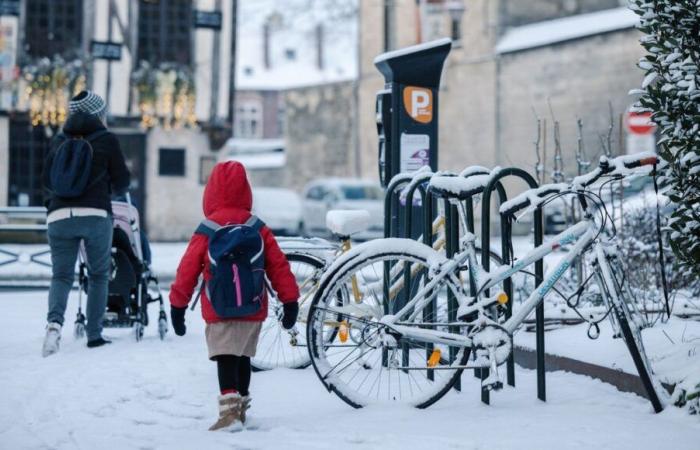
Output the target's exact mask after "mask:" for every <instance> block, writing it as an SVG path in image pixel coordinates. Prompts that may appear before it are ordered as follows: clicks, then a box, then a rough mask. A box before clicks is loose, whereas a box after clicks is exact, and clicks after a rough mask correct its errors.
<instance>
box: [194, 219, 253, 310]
mask: <svg viewBox="0 0 700 450" xmlns="http://www.w3.org/2000/svg"><path fill="white" fill-rule="evenodd" d="M264 225H265V224H264V223H263V222H262V220H260V219H259V218H257V217H256V216H251V217H250V219H248V220H247V221H246V223H244V224H235V225H223V226H222V225H219V224H218V223H216V222H214V221H212V220H205V221H203V222H202V223H201V224H200V225H199V227H198V228H197V230H196V231H195V233H196V234H202V235H205V236H207V237H208V238H209V250H208V256H209V273H210V275H211V277H210V279H209V281H208V282H206V289H207V297H209V301H210V302H211V305H212V307H213V308H214V311H215V312H216V314H217V315H218V316H219V317H221V318H223V319H236V318H242V317H246V316H250V315H253V314H255V313H257V312H258V311H260V309H261V308H262V300H263V295H264V294H265V245H264V241H263V238H262V236H261V234H260V230H261V229H262V227H263V226H264Z"/></svg>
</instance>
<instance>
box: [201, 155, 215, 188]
mask: <svg viewBox="0 0 700 450" xmlns="http://www.w3.org/2000/svg"><path fill="white" fill-rule="evenodd" d="M215 165H216V158H215V157H213V156H202V157H201V158H199V184H207V181H209V176H210V175H211V172H212V170H214V166H215Z"/></svg>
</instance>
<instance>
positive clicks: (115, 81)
mask: <svg viewBox="0 0 700 450" xmlns="http://www.w3.org/2000/svg"><path fill="white" fill-rule="evenodd" d="M5 3H12V2H5ZM16 5H17V8H16V10H15V11H3V13H7V14H8V15H6V16H2V17H1V18H0V31H1V33H0V34H2V42H0V53H3V52H4V53H6V54H7V55H5V54H3V55H2V56H3V58H0V64H4V65H0V75H1V76H2V78H0V81H1V83H0V91H1V95H0V108H1V111H0V205H10V206H33V205H40V204H41V203H42V197H43V195H42V194H43V193H42V188H41V183H40V180H39V174H40V173H41V166H42V161H43V157H44V155H45V153H46V151H47V149H48V145H47V144H48V142H49V140H50V138H51V136H52V135H53V134H55V133H56V132H57V131H58V130H59V129H60V123H61V122H62V120H63V119H65V106H66V105H65V103H66V101H67V99H68V98H69V97H70V95H72V93H74V91H75V90H79V89H80V88H87V89H91V90H93V91H95V92H96V93H98V94H99V95H101V96H102V97H103V98H105V100H106V101H107V103H108V107H109V116H108V123H109V126H110V128H111V130H112V131H114V132H115V133H116V134H117V136H118V138H119V140H120V143H121V147H122V150H123V151H124V153H125V156H126V157H127V160H128V165H129V166H130V169H131V171H132V175H133V179H132V192H133V196H134V197H135V198H136V201H137V203H138V206H139V208H140V209H141V210H142V216H143V217H145V218H146V219H145V221H144V226H145V227H146V228H147V230H148V231H149V234H150V236H151V238H153V239H160V240H175V239H183V238H186V237H188V236H189V235H190V234H191V232H192V230H193V229H194V227H195V226H196V224H197V222H198V221H199V220H200V219H201V215H202V212H201V194H202V191H203V185H204V183H205V182H206V178H207V176H208V172H209V171H210V170H211V168H212V167H213V164H214V162H215V161H216V157H217V151H218V150H219V149H220V148H221V147H222V146H223V145H224V143H225V141H226V139H227V138H228V137H229V136H230V135H231V133H232V131H231V125H230V124H231V123H232V121H233V115H234V110H233V81H234V73H235V69H234V66H235V36H236V7H237V1H236V0H168V1H165V0H104V1H93V0H19V1H17V2H16ZM8 55H9V56H8ZM59 58H60V59H59ZM8 66H10V67H8ZM58 69H64V70H63V71H58ZM8 74H11V75H9V76H8ZM42 77H47V78H46V79H47V80H49V79H50V80H51V82H52V83H54V84H58V83H60V82H61V81H62V80H63V79H64V78H67V79H68V81H67V82H66V83H67V84H66V85H65V88H64V89H56V90H54V91H51V90H49V89H48V88H46V87H44V86H43V85H42V83H41V82H42ZM61 77H63V78H61ZM62 86H63V85H62ZM37 93H39V94H40V96H38V95H37ZM45 105H48V107H47V106H45ZM47 109H48V110H50V113H47V112H45V111H46V110H47ZM173 205H177V207H173Z"/></svg>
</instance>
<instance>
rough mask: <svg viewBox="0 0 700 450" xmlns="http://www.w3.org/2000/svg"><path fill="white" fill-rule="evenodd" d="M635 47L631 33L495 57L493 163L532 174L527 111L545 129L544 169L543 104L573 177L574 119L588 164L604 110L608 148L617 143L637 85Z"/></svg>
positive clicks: (531, 125) (532, 131)
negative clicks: (581, 127)
mask: <svg viewBox="0 0 700 450" xmlns="http://www.w3.org/2000/svg"><path fill="white" fill-rule="evenodd" d="M638 39H639V33H638V32H637V31H636V30H633V29H630V30H625V31H618V32H614V33H608V34H602V35H597V36H591V37H587V38H584V39H579V40H576V41H570V42H565V43H561V44H558V45H553V46H549V47H542V48H537V49H532V50H528V51H522V52H518V53H512V54H506V55H503V56H502V57H501V61H500V76H499V80H500V83H499V84H500V86H501V92H500V98H501V103H500V108H499V110H500V113H499V129H500V130H501V132H500V133H499V141H498V146H497V153H498V156H497V161H498V163H499V164H502V165H519V166H522V167H524V168H527V169H531V168H532V167H533V166H534V162H535V156H534V150H533V145H532V142H533V141H534V139H535V136H536V129H537V128H536V122H535V119H534V116H533V111H535V112H536V113H537V115H539V116H540V117H541V118H543V119H544V118H546V119H547V121H548V122H549V123H548V127H549V130H548V137H547V139H548V153H549V155H548V159H549V161H547V164H548V166H549V167H550V168H551V155H552V152H553V149H554V145H553V144H554V143H553V141H552V118H551V114H550V111H549V105H548V102H549V103H550V104H551V108H552V110H553V111H554V115H555V117H556V119H557V120H558V121H559V122H560V123H561V137H562V145H563V151H564V156H565V158H566V160H565V163H566V165H567V167H568V169H570V170H575V168H574V164H575V163H574V152H575V149H576V144H577V139H576V136H577V129H576V120H577V118H581V120H582V121H583V125H584V135H583V137H584V144H585V146H586V149H587V153H588V155H589V158H595V157H596V156H597V155H598V154H599V153H600V150H601V144H600V136H601V135H606V134H607V131H608V127H609V123H610V112H609V105H611V106H612V110H613V115H614V124H615V131H614V133H613V140H614V142H613V147H614V148H616V147H617V144H618V143H619V141H620V139H619V115H620V114H622V113H624V112H625V110H626V109H627V108H628V107H629V106H630V105H631V104H632V103H633V101H634V98H633V97H631V96H629V95H628V92H629V91H630V90H631V89H634V88H636V87H638V86H639V85H640V83H641V75H642V73H641V71H640V70H639V69H638V68H637V67H636V62H637V61H638V60H639V58H640V57H641V56H642V54H643V49H642V47H641V46H640V45H639V43H638ZM593 160H594V161H595V159H593Z"/></svg>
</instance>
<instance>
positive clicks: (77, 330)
mask: <svg viewBox="0 0 700 450" xmlns="http://www.w3.org/2000/svg"><path fill="white" fill-rule="evenodd" d="M73 337H74V338H75V339H82V338H84V337H85V324H84V323H82V322H77V321H76V322H75V326H74V327H73Z"/></svg>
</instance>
